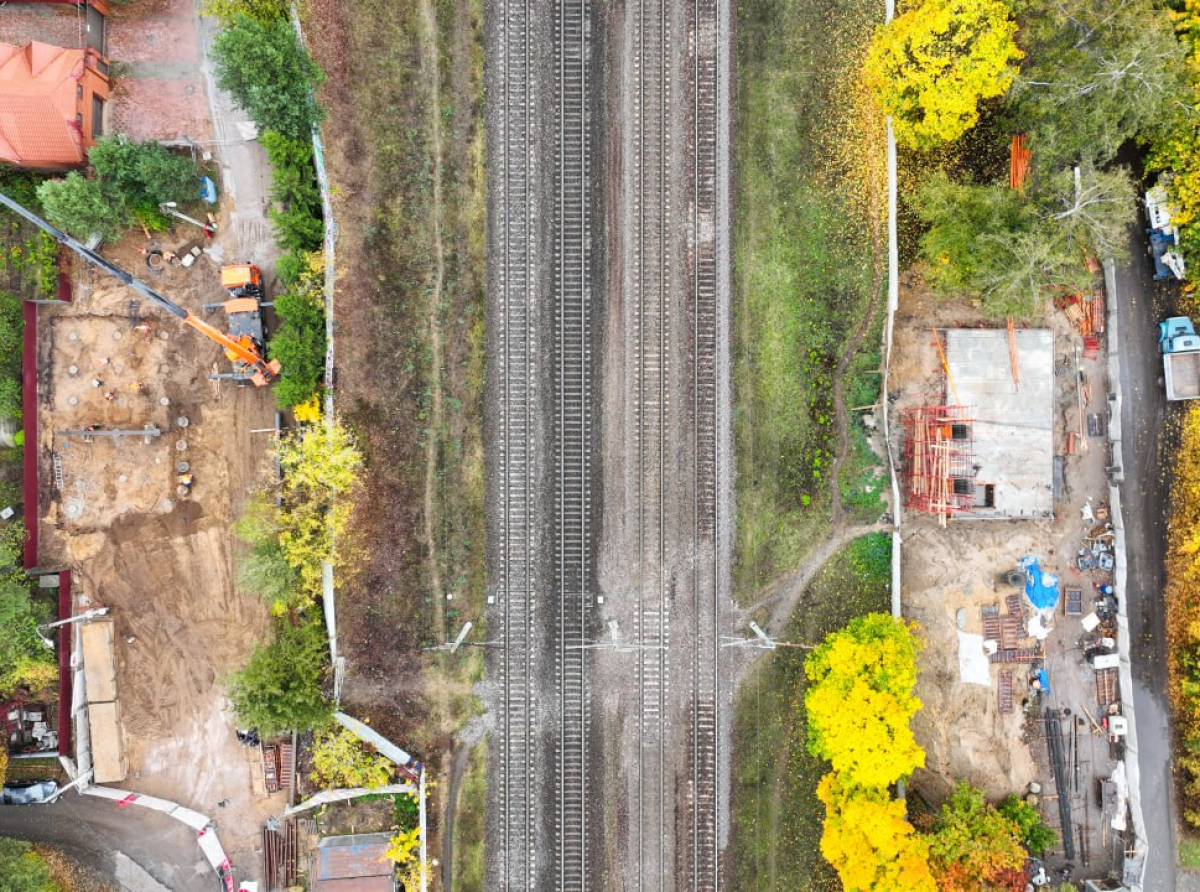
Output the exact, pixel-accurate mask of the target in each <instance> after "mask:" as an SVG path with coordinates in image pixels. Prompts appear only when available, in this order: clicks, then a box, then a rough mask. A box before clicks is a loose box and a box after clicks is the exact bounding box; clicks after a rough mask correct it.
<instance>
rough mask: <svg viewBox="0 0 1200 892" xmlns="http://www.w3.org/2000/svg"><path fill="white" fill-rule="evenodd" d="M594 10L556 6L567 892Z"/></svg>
mask: <svg viewBox="0 0 1200 892" xmlns="http://www.w3.org/2000/svg"><path fill="white" fill-rule="evenodd" d="M588 29H589V21H588V12H587V4H586V2H585V0H556V2H555V6H554V32H555V33H554V37H555V41H554V43H555V58H554V68H555V71H554V75H555V100H556V101H555V109H556V116H557V139H556V141H555V153H554V154H555V158H554V177H555V179H554V205H555V207H554V211H555V213H554V264H553V287H552V289H551V291H552V293H553V294H554V298H555V306H554V317H555V319H554V332H555V369H554V371H555V376H554V377H555V381H554V416H555V417H554V426H555V441H554V467H555V475H554V476H555V533H554V538H555V580H554V587H555V593H556V602H557V605H558V608H557V609H558V635H557V646H556V654H555V656H556V670H557V671H556V678H557V684H558V701H559V710H558V712H559V717H558V721H559V726H558V729H557V746H556V758H555V762H556V796H555V809H556V817H557V820H556V821H555V867H556V871H555V872H556V875H557V876H556V883H557V889H558V890H559V892H584V890H586V889H587V888H588V880H589V875H588V867H589V863H588V849H587V846H588V813H587V809H588V799H589V796H588V793H589V787H588V777H587V769H588V733H589V725H590V718H591V716H590V706H589V692H588V653H589V651H588V650H587V649H586V646H585V645H586V636H587V632H588V625H589V623H588V619H589V612H590V610H591V608H592V602H593V594H592V592H591V589H590V586H591V575H592V551H593V542H592V518H591V510H592V509H591V501H592V468H591V460H592V450H593V424H592V419H591V415H592V406H593V401H594V398H593V390H592V379H593V374H592V355H591V344H592V337H593V335H592V330H591V328H592V326H591V288H590V281H589V279H590V275H589V274H590V264H591V226H590V218H589V190H590V182H589V175H590V173H591V167H592V165H591V163H590V160H591V158H590V151H591V149H590V136H591V132H590V127H591V124H590V121H589V116H588V89H589V78H588V56H589V53H588V44H587V41H588V36H589V35H588Z"/></svg>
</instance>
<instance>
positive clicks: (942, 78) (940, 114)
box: [863, 0, 1021, 149]
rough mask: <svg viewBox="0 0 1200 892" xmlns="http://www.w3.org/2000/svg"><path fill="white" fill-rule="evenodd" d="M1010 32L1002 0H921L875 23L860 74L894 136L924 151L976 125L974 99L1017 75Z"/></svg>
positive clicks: (998, 92)
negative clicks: (887, 116) (876, 27)
mask: <svg viewBox="0 0 1200 892" xmlns="http://www.w3.org/2000/svg"><path fill="white" fill-rule="evenodd" d="M1016 30H1017V25H1016V22H1014V21H1013V19H1012V12H1011V10H1010V8H1009V6H1008V4H1006V3H1005V2H1003V0H924V2H921V3H919V4H917V5H915V6H914V7H912V8H911V9H909V10H908V12H906V13H904V14H903V15H900V16H897V17H896V18H895V19H893V20H892V21H891V22H890V23H889V24H887V25H886V26H883V27H882V28H880V30H879V31H878V32H876V35H875V38H874V40H872V42H871V45H870V47H869V48H868V51H867V59H866V63H865V67H864V69H863V76H864V79H865V81H866V83H867V86H868V87H870V89H871V90H872V92H874V94H875V96H876V97H877V98H878V100H879V104H880V105H881V106H882V107H883V109H884V110H885V111H886V112H887V113H888V114H890V115H891V116H892V118H893V123H894V126H895V131H896V139H897V140H898V141H900V142H902V143H903V144H905V145H908V146H911V147H912V148H916V149H926V148H932V147H934V146H936V145H938V144H940V143H946V142H953V141H954V140H956V139H958V138H959V137H960V136H962V135H963V134H964V133H966V132H967V131H968V130H970V129H971V128H972V127H974V126H975V123H976V122H977V121H978V120H979V103H980V101H981V100H983V99H989V98H992V97H996V96H1002V95H1004V93H1005V92H1006V91H1007V90H1008V88H1009V86H1010V85H1011V84H1012V82H1013V78H1014V77H1015V76H1016V73H1017V68H1016V65H1015V63H1016V62H1017V60H1018V59H1020V58H1021V52H1020V50H1018V49H1017V45H1016V43H1015V42H1014V41H1013V34H1014V33H1015V32H1016Z"/></svg>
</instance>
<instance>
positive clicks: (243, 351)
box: [0, 192, 281, 387]
mask: <svg viewBox="0 0 1200 892" xmlns="http://www.w3.org/2000/svg"><path fill="white" fill-rule="evenodd" d="M0 204H2V205H4V207H6V208H8V209H9V210H10V211H12V212H13V213H14V214H17V215H19V216H21V217H24V218H25V219H26V220H28V221H29V222H30V223H32V224H33V225H34V226H37V227H38V228H40V229H41V230H43V231H44V232H46V233H48V234H49V235H51V236H53V237H54V239H55V241H57V242H58V243H59V244H60V245H64V246H66V247H68V248H70V249H71V250H72V251H74V252H75V253H76V254H78V255H79V256H80V257H82V258H83V259H84V260H86V261H88V262H89V263H91V264H94V265H95V266H98V267H99V268H100V269H102V270H104V271H105V272H106V273H108V274H109V275H110V276H112V277H114V278H116V279H119V280H120V281H121V282H123V283H124V284H125V285H126V286H127V287H129V288H132V289H133V290H134V291H136V292H137V293H138V294H140V295H142V296H143V297H145V298H147V299H148V300H150V301H151V302H152V303H154V304H156V305H158V306H160V307H162V308H163V309H164V310H166V311H167V312H168V313H170V314H171V315H172V316H175V317H177V318H178V319H179V320H180V321H182V322H183V324H184V325H187V326H189V327H191V328H194V329H195V330H196V331H198V332H200V334H202V335H204V336H205V337H206V338H209V339H210V340H213V341H216V342H217V343H218V344H220V345H221V347H223V348H224V350H225V355H226V356H227V357H228V358H229V360H230V361H231V362H232V363H233V366H234V371H233V374H231V375H230V376H229V377H232V378H236V379H238V380H242V381H252V382H254V384H256V385H258V386H259V387H262V386H263V385H265V384H270V383H271V382H272V381H274V380H275V379H276V378H278V377H279V373H280V371H281V367H280V365H279V360H277V359H272V360H268V359H267V358H266V356H265V355H264V352H263V325H262V311H261V309H260V303H259V298H260V297H261V295H262V276H261V274H260V273H259V271H258V267H256V266H254V265H253V264H241V265H239V266H233V267H226V268H225V270H222V274H221V278H222V283H223V284H224V283H225V280H226V272H227V271H233V272H231V273H230V276H231V278H230V281H233V282H235V285H234V287H233V288H228V286H227V288H228V290H229V291H230V294H231V299H230V300H227V301H225V303H224V304H223V306H224V307H225V312H226V316H227V318H228V320H229V326H230V331H229V333H228V334H226V333H225V332H223V331H221V330H220V329H218V328H216V327H215V326H213V325H209V324H208V323H207V322H205V321H204V320H203V319H200V318H199V317H197V316H195V315H193V314H192V313H191V312H190V311H189V310H186V309H184V308H183V307H181V306H179V304H177V303H175V302H174V301H172V300H169V299H167V298H166V297H163V295H161V294H159V293H158V292H157V291H155V290H154V289H153V288H151V287H150V286H149V285H147V284H146V283H145V282H141V281H139V280H137V279H135V278H134V277H133V276H131V275H129V273H127V272H125V270H123V269H121V268H120V267H119V266H117V265H116V264H114V263H110V262H109V261H107V260H105V259H104V258H103V257H101V256H100V255H99V254H97V253H96V252H95V251H93V250H92V249H91V248H89V247H87V246H86V245H83V244H82V243H80V242H78V241H76V240H75V239H73V238H71V236H69V235H67V234H66V233H65V232H63V231H61V230H59V229H56V228H55V227H53V226H51V225H50V224H49V223H47V222H46V221H45V220H43V219H42V218H41V217H39V216H37V215H36V214H35V213H33V212H32V211H30V210H28V209H27V208H25V207H22V206H21V205H19V204H17V203H16V202H15V201H13V200H12V199H11V198H9V197H8V196H7V195H5V194H4V193H2V192H0ZM243 273H244V277H245V281H240V282H239V281H237V280H238V278H239V277H241V276H242V275H243ZM231 305H232V306H231Z"/></svg>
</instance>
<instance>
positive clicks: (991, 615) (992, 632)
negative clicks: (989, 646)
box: [983, 605, 1000, 641]
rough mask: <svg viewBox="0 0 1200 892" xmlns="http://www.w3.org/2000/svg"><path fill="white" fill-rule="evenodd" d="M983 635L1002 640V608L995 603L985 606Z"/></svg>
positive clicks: (994, 639)
mask: <svg viewBox="0 0 1200 892" xmlns="http://www.w3.org/2000/svg"><path fill="white" fill-rule="evenodd" d="M983 637H984V638H989V639H991V640H992V641H999V640H1000V608H999V607H996V606H995V605H990V606H988V607H984V608H983Z"/></svg>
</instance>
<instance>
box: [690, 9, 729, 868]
mask: <svg viewBox="0 0 1200 892" xmlns="http://www.w3.org/2000/svg"><path fill="white" fill-rule="evenodd" d="M719 13H720V9H719V5H718V2H717V0H692V18H691V35H690V36H691V40H690V44H691V48H692V60H691V61H692V64H691V69H692V70H691V94H692V100H693V107H692V125H693V129H692V134H691V142H692V152H691V157H692V159H693V163H694V169H693V170H692V172H691V173H692V219H691V221H690V222H691V227H690V228H691V232H690V233H689V242H690V244H689V252H688V254H689V258H690V261H691V262H690V264H689V266H690V273H691V277H692V279H691V286H692V287H691V295H690V297H691V304H692V306H691V319H692V324H693V330H692V351H693V353H692V357H693V369H692V379H693V382H692V383H693V389H692V400H693V404H692V407H691V408H692V412H691V414H692V422H693V430H694V435H695V439H694V443H693V448H694V450H695V456H696V459H695V461H696V464H695V480H694V485H693V503H694V507H693V518H692V527H693V536H694V537H695V539H694V541H695V554H696V556H697V560H696V566H695V568H694V575H693V580H694V587H693V592H692V594H693V621H694V623H695V626H694V628H693V630H692V636H693V641H694V642H695V646H694V648H693V649H692V666H691V687H692V698H693V699H692V708H691V711H690V718H691V727H690V729H689V743H690V761H691V773H692V776H691V796H690V800H691V801H690V803H689V805H690V809H689V812H690V814H689V818H690V821H689V824H690V826H689V832H688V833H687V841H686V845H687V847H688V852H687V858H686V860H685V871H688V870H689V868H690V876H689V877H688V878H687V880H685V888H689V889H693V890H697V892H699V890H713V892H715V890H717V889H718V888H719V884H720V872H719V857H718V845H719V834H718V821H719V808H720V786H719V780H718V779H719V777H720V761H719V758H718V756H719V754H718V746H719V742H720V727H719V723H720V716H719V714H718V713H719V708H720V702H721V700H720V674H719V669H720V634H719V623H720V614H721V609H720V603H721V602H720V593H721V584H722V576H721V566H720V558H721V548H720V543H719V542H718V538H717V536H718V528H719V522H718V521H719V518H718V511H719V501H718V498H717V487H718V473H719V468H718V455H719V453H718V449H719V444H720V442H721V435H722V432H721V431H720V429H719V427H720V425H719V421H718V419H719V414H718V405H717V395H718V385H719V375H720V368H719V364H718V355H719V354H718V336H719V316H720V301H719V297H718V282H719V279H718V254H717V227H716V222H717V215H718V206H717V202H718V193H717V176H718V169H719V162H718V134H719V132H720V127H719V109H718V102H719V98H718V97H719V95H720V94H719V86H720V84H719V63H718V59H717V51H718V46H719V41H720V35H719V33H718V32H719V21H720V20H719Z"/></svg>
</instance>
